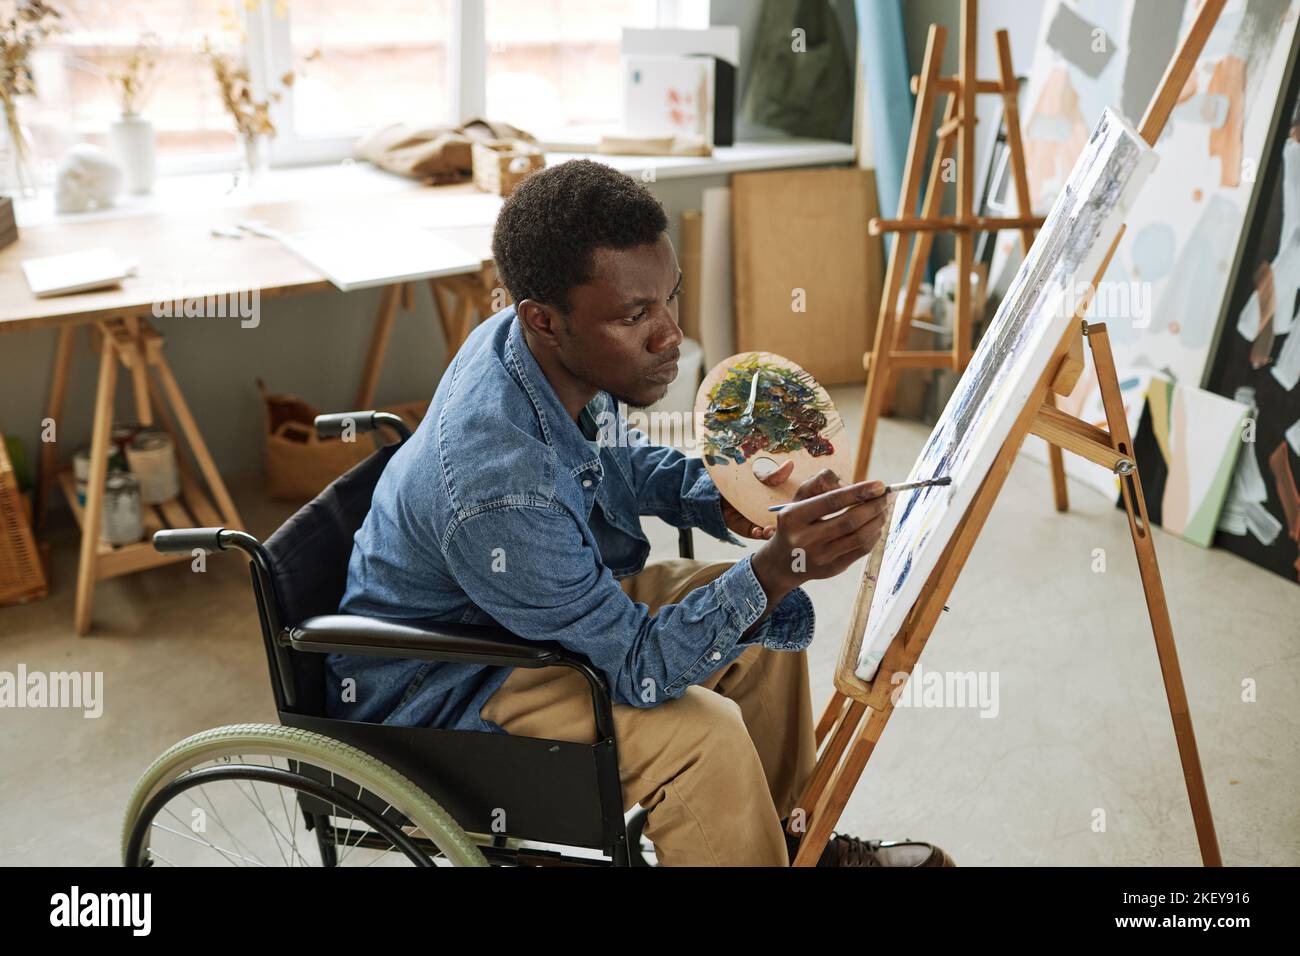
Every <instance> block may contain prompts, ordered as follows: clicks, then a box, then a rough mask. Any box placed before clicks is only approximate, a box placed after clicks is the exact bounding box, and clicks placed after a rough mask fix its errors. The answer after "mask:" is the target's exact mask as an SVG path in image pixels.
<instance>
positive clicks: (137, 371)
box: [126, 318, 153, 425]
mask: <svg viewBox="0 0 1300 956" xmlns="http://www.w3.org/2000/svg"><path fill="white" fill-rule="evenodd" d="M126 327H127V329H128V330H129V331H130V333H131V338H133V339H134V340H135V343H136V347H135V349H134V353H135V354H134V355H133V357H132V358H133V361H132V362H131V391H132V393H133V395H134V396H135V415H136V420H137V421H138V422H139V423H140V424H141V425H152V424H153V407H152V406H151V405H150V404H149V371H148V368H147V365H148V356H147V355H146V353H145V347H144V339H143V337H142V336H141V335H140V320H139V319H137V318H130V319H127V320H126Z"/></svg>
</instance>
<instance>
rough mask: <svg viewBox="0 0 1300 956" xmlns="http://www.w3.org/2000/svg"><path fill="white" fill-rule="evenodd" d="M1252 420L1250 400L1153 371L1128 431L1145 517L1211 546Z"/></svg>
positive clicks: (1178, 533) (1203, 544)
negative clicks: (1139, 412) (1138, 414)
mask: <svg viewBox="0 0 1300 956" xmlns="http://www.w3.org/2000/svg"><path fill="white" fill-rule="evenodd" d="M1249 420H1250V406H1248V405H1243V404H1241V403H1240V402H1234V401H1232V400H1231V399H1228V398H1224V397H1223V396H1221V395H1215V394H1214V393H1213V392H1207V391H1205V390H1204V389H1200V388H1194V387H1193V386H1191V385H1182V384H1179V383H1178V382H1171V381H1170V380H1169V379H1167V378H1164V377H1163V376H1160V375H1157V376H1154V377H1153V378H1152V379H1151V381H1150V384H1149V386H1148V388H1147V393H1146V403H1145V405H1144V406H1143V411H1142V417H1141V419H1140V420H1139V422H1138V427H1137V428H1136V429H1134V430H1132V431H1131V432H1130V434H1131V435H1132V436H1133V455H1134V457H1135V458H1136V459H1137V464H1138V474H1139V475H1140V476H1141V478H1142V497H1143V500H1145V501H1146V506H1147V518H1148V520H1150V521H1151V522H1152V523H1153V524H1158V525H1160V526H1161V527H1163V528H1164V529H1165V530H1166V531H1168V532H1170V533H1172V534H1177V535H1181V536H1182V537H1183V538H1184V539H1185V540H1187V541H1190V542H1192V543H1193V544H1199V545H1200V546H1201V547H1202V548H1208V547H1209V546H1210V544H1211V543H1212V542H1213V541H1214V528H1215V525H1216V524H1217V523H1218V521H1219V513H1220V511H1221V510H1222V509H1223V502H1224V498H1225V497H1226V496H1227V493H1228V485H1229V483H1230V482H1231V481H1232V473H1233V469H1234V468H1235V467H1236V464H1237V457H1238V455H1239V454H1240V452H1241V446H1242V437H1243V434H1245V429H1244V426H1245V425H1246V423H1247V422H1248V421H1249Z"/></svg>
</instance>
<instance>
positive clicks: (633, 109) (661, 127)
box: [623, 54, 714, 142]
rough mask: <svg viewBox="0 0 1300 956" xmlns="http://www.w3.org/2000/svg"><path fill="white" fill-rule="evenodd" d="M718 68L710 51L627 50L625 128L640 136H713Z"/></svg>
mask: <svg viewBox="0 0 1300 956" xmlns="http://www.w3.org/2000/svg"><path fill="white" fill-rule="evenodd" d="M713 73H714V66H713V60H712V59H711V58H709V57H707V56H646V55H644V54H638V55H634V56H624V57H623V126H624V128H625V129H626V130H627V132H629V133H632V134H634V135H637V136H690V137H695V138H698V139H701V140H704V141H705V142H712V141H713V108H714V103H713Z"/></svg>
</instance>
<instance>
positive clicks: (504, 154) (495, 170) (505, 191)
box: [473, 139, 546, 196]
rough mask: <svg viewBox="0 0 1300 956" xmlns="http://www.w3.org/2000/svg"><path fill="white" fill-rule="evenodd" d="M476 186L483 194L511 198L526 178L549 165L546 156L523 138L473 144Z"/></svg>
mask: <svg viewBox="0 0 1300 956" xmlns="http://www.w3.org/2000/svg"><path fill="white" fill-rule="evenodd" d="M473 156H474V185H475V186H477V187H478V188H479V189H481V190H483V191H484V192H488V193H496V194H497V195H498V196H509V195H510V194H511V193H512V192H514V191H515V187H516V186H518V185H519V184H520V183H521V182H522V181H523V180H524V177H526V176H528V175H530V174H532V173H535V172H536V171H537V170H539V169H541V168H542V167H543V166H545V165H546V157H545V156H544V155H543V153H542V151H541V150H540V149H538V148H537V146H535V145H534V144H532V143H529V142H525V141H524V140H522V139H492V140H484V141H481V142H475V143H474V150H473Z"/></svg>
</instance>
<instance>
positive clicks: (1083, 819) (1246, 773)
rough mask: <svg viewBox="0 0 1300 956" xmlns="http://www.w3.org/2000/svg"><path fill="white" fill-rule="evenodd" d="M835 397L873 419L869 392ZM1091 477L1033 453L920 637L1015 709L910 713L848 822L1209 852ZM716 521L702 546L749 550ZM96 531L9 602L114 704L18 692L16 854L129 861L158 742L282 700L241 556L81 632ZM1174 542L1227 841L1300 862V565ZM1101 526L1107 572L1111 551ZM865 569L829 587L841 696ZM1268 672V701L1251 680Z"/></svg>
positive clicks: (146, 582) (10, 624)
mask: <svg viewBox="0 0 1300 956" xmlns="http://www.w3.org/2000/svg"><path fill="white" fill-rule="evenodd" d="M835 398H836V401H837V404H838V405H839V407H840V408H841V409H842V410H843V411H844V412H845V414H846V417H848V418H849V429H850V432H851V433H855V432H856V427H855V425H854V422H853V418H854V415H855V413H856V411H857V409H858V407H859V405H860V394H859V393H858V392H857V391H856V390H854V389H848V390H837V391H836V394H835ZM926 434H927V429H925V428H924V427H922V426H920V425H916V424H904V423H895V422H885V423H884V424H883V426H882V429H881V433H880V436H879V439H878V442H877V452H876V459H875V466H874V467H873V472H874V473H875V474H876V475H878V476H880V477H883V478H885V479H887V480H897V479H900V478H901V477H902V476H903V475H905V474H906V472H907V470H908V467H909V466H910V464H911V462H912V460H913V458H914V456H915V455H916V453H917V451H918V450H919V448H920V446H921V444H922V443H923V442H924V439H925V437H926ZM241 492H242V493H241ZM1072 492H1073V509H1072V511H1071V513H1069V514H1068V515H1059V514H1056V513H1055V512H1054V511H1053V509H1052V506H1051V496H1050V491H1049V485H1048V476H1047V472H1046V470H1045V468H1044V467H1043V466H1041V465H1039V464H1037V463H1035V462H1033V461H1029V460H1024V459H1023V458H1022V460H1021V461H1020V462H1019V463H1018V464H1017V465H1016V467H1015V469H1014V470H1013V472H1012V474H1011V476H1010V479H1009V480H1008V482H1007V485H1006V488H1005V490H1004V492H1003V494H1002V498H1001V500H1000V502H999V504H998V506H997V507H996V508H995V509H994V511H993V513H992V515H991V516H990V518H989V521H988V523H987V525H986V527H985V531H984V533H983V535H982V537H981V540H980V542H979V544H978V546H977V547H976V549H975V551H974V553H973V554H972V556H971V559H970V562H969V564H968V566H967V568H966V571H965V573H964V574H963V576H962V578H961V579H960V581H959V582H958V584H957V587H956V589H955V591H954V593H953V595H952V598H951V601H950V602H949V603H950V606H951V611H950V613H948V614H945V615H944V616H943V620H942V621H941V622H940V625H939V627H938V629H937V630H936V633H935V635H934V637H933V638H932V640H931V642H930V645H929V647H928V648H927V650H926V653H925V655H924V657H923V658H922V661H921V664H922V667H924V668H926V669H929V670H933V671H943V672H947V671H985V672H988V673H989V674H996V675H997V679H998V691H999V696H998V704H999V709H998V713H997V716H996V717H995V718H993V719H986V718H983V717H981V716H980V714H979V712H978V711H977V710H976V709H970V708H967V709H955V708H911V709H906V710H900V711H897V712H896V714H895V717H894V719H893V720H892V721H891V723H890V726H889V727H888V729H887V730H886V732H885V734H884V737H883V739H882V741H881V743H880V746H879V747H878V748H877V751H876V753H875V755H874V756H873V758H872V760H871V763H870V764H869V766H868V768H867V771H866V773H865V775H864V777H863V780H862V782H861V783H860V785H859V786H858V788H857V791H856V793H855V794H854V797H853V799H852V801H851V803H850V804H849V807H848V809H847V811H846V813H845V816H844V819H843V822H842V827H843V829H844V830H846V831H848V832H851V833H855V834H857V835H860V836H881V837H889V838H897V837H903V836H910V837H916V838H922V839H927V840H932V841H935V842H937V843H939V844H941V845H942V846H944V847H945V848H947V849H948V850H949V851H950V852H951V853H952V854H953V856H954V857H955V858H956V860H957V861H958V863H959V864H965V865H981V864H1030V865H1059V864H1083V865H1105V864H1136V865H1143V864H1168V865H1191V864H1195V863H1196V862H1197V861H1198V859H1199V857H1198V855H1197V851H1196V845H1195V842H1194V840H1193V833H1192V823H1191V814H1190V812H1189V810H1188V804H1187V798H1186V796H1185V792H1184V790H1183V781H1182V774H1181V772H1180V769H1179V762H1178V756H1177V751H1176V750H1175V747H1174V738H1173V733H1172V729H1171V725H1170V720H1169V712H1168V710H1167V707H1166V705H1165V699H1164V694H1163V691H1162V686H1161V680H1160V671H1159V668H1158V665H1157V661H1156V656H1155V650H1154V647H1153V644H1152V640H1151V634H1150V630H1149V626H1148V623H1147V618H1146V609H1145V605H1144V602H1143V596H1142V590H1141V587H1140V585H1139V583H1138V579H1137V573H1136V565H1135V562H1134V560H1133V554H1132V548H1131V542H1130V540H1129V538H1128V529H1127V525H1126V523H1125V521H1124V519H1123V515H1122V514H1121V513H1120V512H1119V511H1117V510H1115V509H1114V508H1112V507H1110V506H1109V505H1108V504H1107V503H1106V502H1105V501H1104V500H1102V499H1101V497H1099V496H1098V495H1096V494H1095V493H1093V492H1091V491H1089V490H1087V489H1085V488H1082V487H1078V486H1073V487H1072ZM236 494H237V497H238V498H239V503H240V506H241V508H242V509H243V512H244V515H245V517H246V519H247V520H248V521H249V522H250V523H251V524H252V526H253V529H252V530H254V532H256V533H260V534H266V533H269V532H270V531H271V530H272V529H273V528H274V527H275V526H276V524H277V523H278V522H279V520H281V519H282V518H283V517H284V515H285V509H283V508H282V507H279V506H276V505H272V504H269V503H267V502H265V501H264V500H263V499H262V498H261V496H260V494H259V492H258V489H257V488H256V486H249V487H245V488H242V489H237V490H236ZM652 524H653V525H654V527H650V525H652ZM647 530H648V531H649V532H650V533H651V536H652V540H653V541H654V543H655V553H656V556H658V557H670V556H672V554H673V553H674V551H675V535H674V534H673V532H672V530H671V529H669V528H668V527H667V526H665V525H661V524H658V523H656V522H650V521H647ZM699 539H700V536H699V535H697V541H699V547H698V553H699V556H700V557H710V558H711V557H734V556H735V555H736V554H737V553H738V552H737V551H736V549H734V548H731V547H729V546H727V545H724V544H721V543H719V542H713V541H711V540H703V541H700V540H699ZM75 547H76V545H75V538H74V537H73V535H72V533H71V530H70V529H68V528H66V527H65V529H64V530H63V531H62V532H61V533H59V534H58V535H56V536H55V539H54V548H55V553H54V580H55V586H54V591H53V594H52V595H51V596H50V598H49V599H47V600H44V601H41V602H38V603H35V604H32V605H29V606H27V607H23V608H9V609H4V610H0V670H7V671H11V672H12V671H14V670H15V669H16V667H17V665H18V664H19V663H20V662H22V663H24V664H26V666H27V668H28V670H29V671H33V670H42V671H52V670H72V669H77V670H89V671H103V672H104V674H105V684H106V686H105V693H104V696H105V709H104V714H103V716H102V717H101V718H99V719H97V720H89V719H85V718H83V717H82V716H81V715H80V713H79V712H68V711H58V710H10V711H0V767H2V768H3V771H0V864H14V863H19V864H52V863H72V864H113V863H115V862H116V860H117V859H118V855H117V854H118V839H119V827H120V825H121V814H122V810H123V808H124V805H125V802H126V799H127V796H128V794H129V792H130V789H131V787H132V785H133V783H134V781H135V779H136V777H137V776H138V775H139V774H140V772H141V771H142V770H143V769H144V768H145V767H146V766H147V765H148V763H149V762H150V761H151V760H152V759H153V758H154V757H155V756H156V755H157V754H158V753H160V752H161V751H162V750H164V749H165V748H166V747H167V746H169V745H170V744H172V743H173V742H175V741H176V740H178V739H180V738H181V737H184V736H186V735H188V734H191V733H194V732H196V731H199V730H202V729H205V728H208V727H213V726H217V725H220V724H226V723H235V722H242V721H259V720H268V721H270V720H274V718H275V715H274V712H273V710H272V706H271V696H270V692H269V689H268V685H267V678H266V673H265V658H264V656H263V651H262V647H261V643H260V639H259V638H258V636H257V632H256V626H255V619H254V609H253V603H252V597H251V595H250V593H249V590H248V579H247V572H246V569H245V568H244V567H243V564H242V562H241V561H239V560H238V559H237V558H234V557H226V558H225V559H220V558H215V559H213V560H212V561H211V562H210V564H209V566H208V570H207V572H206V573H204V574H194V573H192V572H191V571H190V569H189V567H188V565H178V566H173V567H170V568H165V569H160V570H157V571H153V572H149V573H147V574H138V575H134V576H132V577H128V578H122V579H118V580H116V581H112V582H107V583H104V584H101V585H100V586H99V587H98V588H97V592H96V602H97V603H96V608H95V621H96V629H95V632H94V634H93V636H91V637H88V638H85V639H79V638H77V637H76V636H75V635H74V634H73V633H72V629H71V619H72V588H73V580H74V573H75V557H76V555H75ZM1157 547H1158V549H1159V555H1160V562H1161V569H1162V571H1163V575H1164V580H1165V585H1166V589H1167V593H1168V595H1169V603H1170V606H1171V612H1172V616H1173V623H1174V629H1175V635H1176V638H1177V641H1178V649H1179V652H1180V655H1181V660H1182V667H1183V675H1184V679H1185V681H1186V685H1187V691H1188V695H1189V697H1190V700H1191V705H1192V716H1193V718H1194V720H1195V723H1196V730H1197V732H1198V735H1199V742H1200V748H1201V757H1202V760H1203V762H1204V766H1205V775H1206V781H1207V784H1208V787H1209V793H1210V799H1211V802H1212V805H1213V807H1214V811H1215V817H1216V822H1217V825H1218V830H1219V839H1220V843H1221V846H1222V849H1223V856H1224V859H1225V861H1226V862H1228V863H1230V864H1273V865H1276V864H1289V865H1296V864H1300V802H1298V801H1297V800H1296V793H1297V792H1300V588H1298V587H1297V586H1296V585H1295V584H1294V583H1288V582H1287V581H1285V580H1283V579H1282V578H1280V577H1277V576H1275V575H1272V574H1269V573H1267V572H1265V571H1262V570H1260V569H1258V568H1256V567H1254V566H1252V565H1250V564H1248V563H1246V562H1244V561H1241V560H1239V559H1238V558H1236V557H1234V556H1232V555H1230V554H1228V553H1226V552H1223V551H1213V550H1212V551H1204V550H1202V549H1200V548H1197V547H1195V546H1193V545H1190V544H1187V543H1185V542H1183V541H1181V540H1179V539H1176V538H1173V537H1171V536H1169V535H1167V534H1164V533H1163V532H1161V531H1157ZM1096 548H1103V549H1105V551H1106V556H1107V569H1108V570H1107V571H1106V572H1105V573H1101V574H1099V573H1094V572H1093V570H1092V564H1093V554H1094V549H1096ZM859 575H860V571H859V569H854V570H852V571H850V572H848V573H846V574H844V575H843V576H842V577H840V578H839V579H837V580H834V581H829V582H818V583H816V584H813V585H812V586H810V587H809V588H808V590H809V592H810V593H811V595H812V597H813V601H814V604H815V605H816V608H817V615H818V617H817V634H818V637H817V640H816V641H815V643H814V645H813V648H812V651H811V654H812V670H813V680H814V684H815V686H814V692H815V699H817V700H818V701H824V700H826V699H827V697H828V695H829V693H830V680H831V672H832V668H833V666H834V661H835V655H836V652H837V648H838V646H839V643H840V641H841V640H842V638H843V636H844V629H845V626H846V622H847V618H848V613H849V609H850V607H851V605H852V602H853V598H854V594H855V591H856V586H857V581H858V577H859ZM1247 680H1250V681H1253V682H1254V686H1255V687H1256V688H1257V698H1256V702H1251V703H1246V702H1243V700H1242V687H1243V682H1244V681H1247ZM1103 816H1104V832H1097V831H1096V828H1095V826H1094V824H1095V821H1097V820H1099V819H1102V818H1103Z"/></svg>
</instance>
